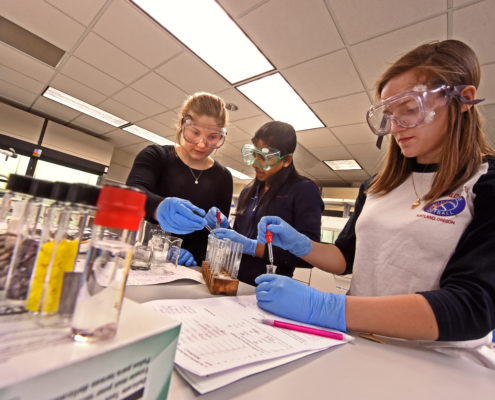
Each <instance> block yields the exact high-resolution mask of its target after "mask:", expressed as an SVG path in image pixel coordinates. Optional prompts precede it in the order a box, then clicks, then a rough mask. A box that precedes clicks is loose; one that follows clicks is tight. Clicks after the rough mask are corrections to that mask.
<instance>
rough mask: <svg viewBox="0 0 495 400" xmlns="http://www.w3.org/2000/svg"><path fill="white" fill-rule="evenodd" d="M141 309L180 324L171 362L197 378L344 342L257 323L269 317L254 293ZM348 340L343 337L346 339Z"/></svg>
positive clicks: (158, 303) (161, 303)
mask: <svg viewBox="0 0 495 400" xmlns="http://www.w3.org/2000/svg"><path fill="white" fill-rule="evenodd" d="M144 305H146V306H148V307H151V308H152V309H154V310H155V311H158V312H161V313H163V314H166V315H167V316H170V317H171V318H174V319H176V320H179V321H181V322H182V327H181V333H180V336H179V343H178V346H177V353H176V357H175V363H176V365H178V366H179V367H181V368H183V369H185V370H187V371H189V372H192V373H193V374H196V375H199V376H206V375H210V374H216V373H219V372H223V371H228V370H231V369H233V368H237V367H240V366H245V365H249V364H252V363H257V362H260V361H265V360H271V359H275V358H279V357H284V356H288V355H292V354H297V353H301V352H308V351H315V350H323V349H326V348H329V347H332V346H336V345H339V344H343V343H345V341H340V340H335V339H329V338H325V337H320V336H315V335H309V334H306V333H300V332H295V331H290V330H286V329H281V328H275V327H272V326H268V325H265V324H263V323H261V319H262V318H273V315H272V314H269V313H266V312H264V311H263V310H262V309H260V308H259V307H258V306H257V303H256V296H254V295H252V296H239V297H215V298H207V299H194V300H186V299H180V300H155V301H151V302H148V303H144ZM277 319H283V318H277ZM351 338H352V337H350V336H348V335H344V340H349V339H351Z"/></svg>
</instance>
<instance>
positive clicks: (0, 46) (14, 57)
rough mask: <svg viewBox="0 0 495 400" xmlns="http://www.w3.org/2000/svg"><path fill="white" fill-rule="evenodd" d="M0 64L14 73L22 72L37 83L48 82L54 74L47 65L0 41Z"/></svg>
mask: <svg viewBox="0 0 495 400" xmlns="http://www.w3.org/2000/svg"><path fill="white" fill-rule="evenodd" d="M0 64H2V65H5V66H8V67H9V68H11V69H14V70H16V71H22V73H23V74H24V75H27V76H29V77H31V78H33V79H36V80H39V81H46V80H49V79H50V78H51V77H52V75H53V74H54V72H55V70H54V69H53V68H51V67H49V66H48V65H46V64H44V63H42V62H41V61H38V60H36V59H35V58H33V57H30V56H28V55H27V54H25V53H23V52H21V51H19V50H16V49H14V48H13V47H10V46H8V45H6V44H5V43H3V42H1V41H0Z"/></svg>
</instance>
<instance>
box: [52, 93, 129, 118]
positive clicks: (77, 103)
mask: <svg viewBox="0 0 495 400" xmlns="http://www.w3.org/2000/svg"><path fill="white" fill-rule="evenodd" d="M43 96H44V97H47V98H49V99H51V100H53V101H56V102H58V103H61V104H63V105H65V106H67V107H70V108H73V109H74V110H77V111H80V112H82V113H84V114H87V115H89V116H91V117H93V118H97V119H99V120H100V121H103V122H106V123H107V124H110V125H112V126H117V127H119V126H122V125H125V124H128V122H127V121H124V120H123V119H120V118H119V117H116V116H115V115H112V114H110V113H107V112H106V111H103V110H100V109H99V108H96V107H95V106H92V105H91V104H88V103H85V102H84V101H82V100H79V99H76V98H75V97H72V96H69V95H68V94H66V93H64V92H61V91H60V90H57V89H54V88H52V87H49V88H48V89H46V90H45V93H43Z"/></svg>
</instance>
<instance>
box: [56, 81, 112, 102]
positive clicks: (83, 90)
mask: <svg viewBox="0 0 495 400" xmlns="http://www.w3.org/2000/svg"><path fill="white" fill-rule="evenodd" d="M50 86H51V87H53V88H55V89H57V90H60V91H61V92H64V93H67V94H68V95H70V96H73V97H76V98H77V99H79V100H82V101H85V102H86V103H89V104H91V105H93V106H96V105H98V104H99V103H100V102H101V101H103V100H104V99H105V98H106V96H105V95H103V94H101V93H100V92H97V91H96V90H93V89H91V88H89V87H88V86H85V85H83V84H82V83H79V82H77V81H75V80H74V79H72V78H69V77H68V76H65V75H63V74H58V75H57V76H55V78H54V79H53V80H52V81H51V82H50Z"/></svg>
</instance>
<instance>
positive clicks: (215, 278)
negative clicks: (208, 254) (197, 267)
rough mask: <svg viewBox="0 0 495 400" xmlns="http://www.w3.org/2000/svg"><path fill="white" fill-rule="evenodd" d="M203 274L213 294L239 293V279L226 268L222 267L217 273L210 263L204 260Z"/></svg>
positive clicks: (231, 294) (227, 294)
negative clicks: (214, 272) (232, 275)
mask: <svg viewBox="0 0 495 400" xmlns="http://www.w3.org/2000/svg"><path fill="white" fill-rule="evenodd" d="M201 274H202V275H203V278H204V280H205V282H206V286H207V287H208V290H209V291H210V293H211V294H224V295H226V296H235V295H237V289H238V287H239V280H238V279H236V278H232V277H231V276H229V274H228V273H227V272H226V271H225V270H223V269H222V270H221V272H220V273H219V274H218V275H215V274H213V272H212V270H211V268H210V264H209V263H208V262H207V261H203V262H202V264H201Z"/></svg>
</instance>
